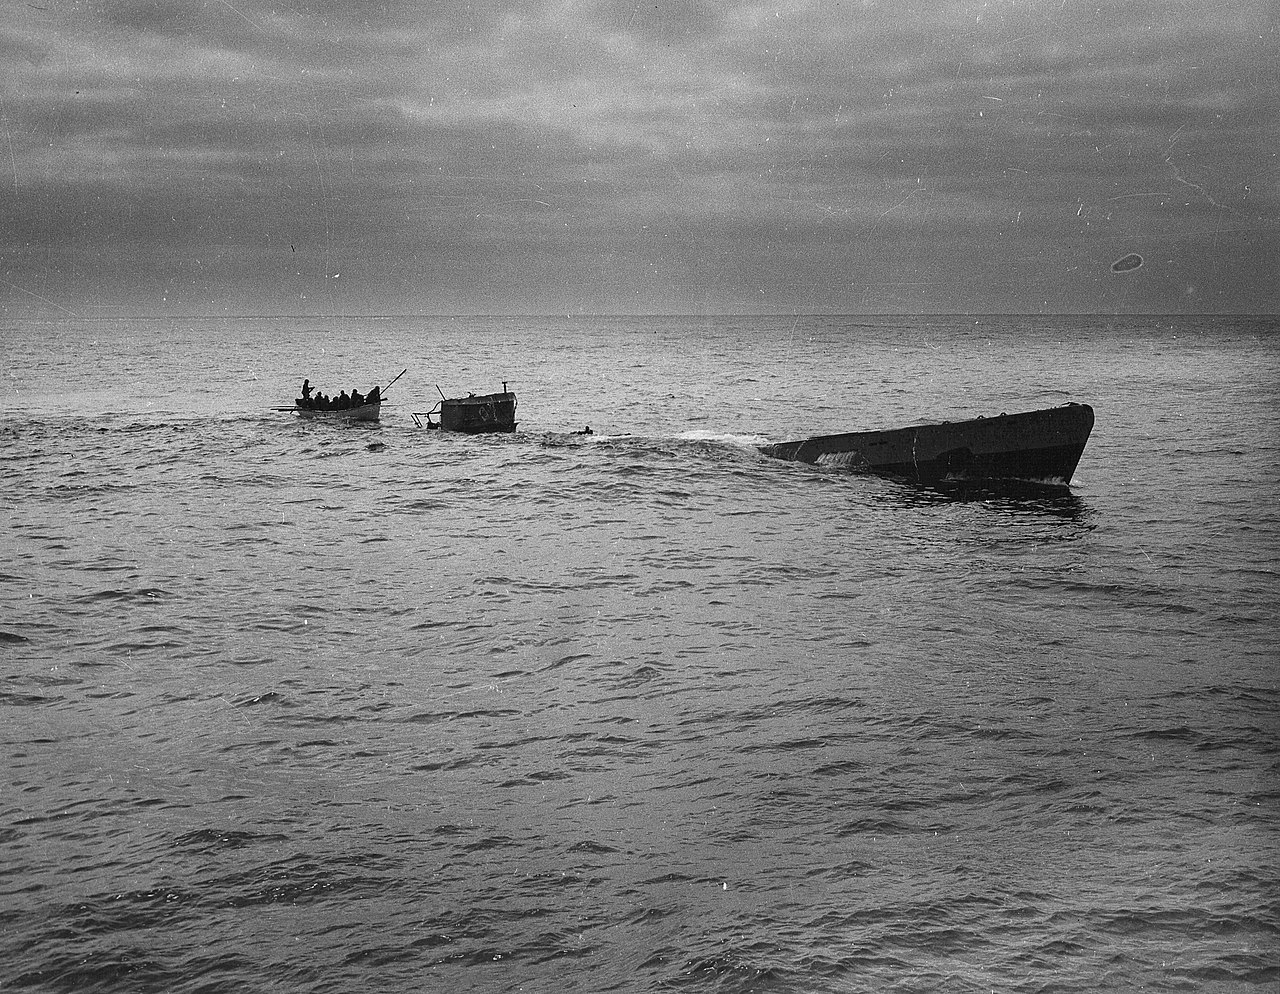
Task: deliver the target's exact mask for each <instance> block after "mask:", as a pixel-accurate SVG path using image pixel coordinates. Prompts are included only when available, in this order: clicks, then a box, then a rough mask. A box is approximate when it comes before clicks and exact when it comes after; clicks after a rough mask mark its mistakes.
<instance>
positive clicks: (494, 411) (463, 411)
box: [426, 390, 516, 435]
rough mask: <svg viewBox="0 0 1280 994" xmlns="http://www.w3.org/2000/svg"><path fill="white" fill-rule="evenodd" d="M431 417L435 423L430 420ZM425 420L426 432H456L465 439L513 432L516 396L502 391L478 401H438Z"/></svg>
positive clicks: (482, 397) (469, 399)
mask: <svg viewBox="0 0 1280 994" xmlns="http://www.w3.org/2000/svg"><path fill="white" fill-rule="evenodd" d="M432 415H434V416H435V417H436V419H437V420H432ZM426 418H427V427H428V428H442V429H444V430H445V431H460V432H465V433H466V434H468V435H485V434H490V433H493V432H509V431H515V430H516V395H515V394H514V393H511V392H510V391H505V390H504V391H503V392H502V393H488V394H483V395H481V396H479V397H477V396H474V395H472V396H470V397H452V398H447V399H442V400H441V401H440V403H439V404H438V405H436V409H435V410H434V411H432V412H430V413H428V414H427V415H426Z"/></svg>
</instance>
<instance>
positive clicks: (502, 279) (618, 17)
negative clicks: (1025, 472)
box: [0, 0, 1280, 316]
mask: <svg viewBox="0 0 1280 994" xmlns="http://www.w3.org/2000/svg"><path fill="white" fill-rule="evenodd" d="M1278 11H1280V5H1278V4H1277V3H1276V2H1275V0H1194V2H1164V0H1093V2H1089V3H1082V2H1079V0H1047V2H1039V0H1016V2H1000V0H990V2H977V0H974V2H968V0H961V2H947V0H930V2H915V0H881V2H875V0H857V2H843V3H838V2H832V0H824V2H816V0H815V2H779V3H766V4H761V5H751V4H735V3H733V2H729V0H726V2H707V0H681V2H667V0H650V2H647V3H643V4H637V3H632V2H619V0H613V2H608V0H601V2H589V0H563V2H545V0H521V2H519V3H515V2H512V3H509V4H504V3H466V2H451V3H434V2H427V0H25V2H23V0H9V2H8V3H6V4H5V12H4V16H3V18H0V124H2V130H3V135H0V218H2V219H3V226H2V228H0V306H2V307H3V308H4V309H5V311H6V312H7V313H10V314H14V313H32V312H36V313H48V314H49V315H50V316H53V315H55V314H62V313H66V312H72V313H75V314H82V315H101V314H110V313H119V312H120V311H127V312H159V313H181V314H220V313H240V314H262V313H267V314H274V313H303V314H339V313H384V314H385V313H437V314H452V313H489V312H514V313H582V312H587V313H635V312H664V313H709V312H710V313H715V312H780V313H789V312H795V311H799V312H844V313H863V312H925V311H934V312H936V311H951V312H1001V311H1022V312H1037V311H1046V312H1076V311H1095V312H1116V311H1120V312H1142V311H1145V312H1180V311H1253V312H1259V311H1266V312H1275V311H1280V289H1278V284H1280V278H1278V267H1280V262H1278V259H1280V159H1278V156H1280V83H1278V81H1280V32H1278V30H1277V29H1278V27H1280V12H1278ZM1133 255H1136V256H1139V257H1141V263H1142V264H1141V265H1140V266H1138V265H1137V259H1133V258H1130V259H1129V260H1128V261H1127V262H1125V263H1123V264H1121V265H1119V266H1116V265H1115V264H1116V263H1118V262H1120V260H1122V259H1125V257H1128V256H1133ZM1113 267H1114V268H1113Z"/></svg>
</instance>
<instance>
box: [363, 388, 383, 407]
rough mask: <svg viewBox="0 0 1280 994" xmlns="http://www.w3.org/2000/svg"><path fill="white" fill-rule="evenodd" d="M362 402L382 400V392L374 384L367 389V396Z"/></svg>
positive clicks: (369, 402) (376, 402) (373, 402)
mask: <svg viewBox="0 0 1280 994" xmlns="http://www.w3.org/2000/svg"><path fill="white" fill-rule="evenodd" d="M364 402H365V403H366V404H378V403H381V402H382V392H381V391H380V390H379V389H378V387H377V386H376V385H375V386H374V388H373V389H372V390H370V391H369V396H368V397H366V398H365V399H364Z"/></svg>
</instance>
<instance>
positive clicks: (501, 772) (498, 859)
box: [0, 315, 1280, 994]
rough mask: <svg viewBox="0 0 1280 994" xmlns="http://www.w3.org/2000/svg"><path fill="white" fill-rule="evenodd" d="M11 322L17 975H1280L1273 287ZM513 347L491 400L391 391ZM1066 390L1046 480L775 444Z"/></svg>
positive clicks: (0, 881)
mask: <svg viewBox="0 0 1280 994" xmlns="http://www.w3.org/2000/svg"><path fill="white" fill-rule="evenodd" d="M0 354H2V355H3V360H4V362H3V370H4V376H3V390H4V411H5V414H4V416H3V419H0V461H2V463H3V467H4V479H5V486H4V491H3V497H2V498H0V508H3V514H2V515H0V553H2V554H3V558H2V561H0V678H2V683H0V716H2V717H0V750H2V766H3V771H4V772H3V774H2V775H0V990H5V991H19V990H39V991H67V992H77V994H78V992H89V991H128V992H153V991H154V992H185V994H213V992H222V991H226V992H231V991H236V992H241V991H280V992H284V991H288V992H343V994H347V992H355V994H362V992H381V991H388V992H390V991H450V992H453V991H495V992H497V991H501V992H506V991H530V992H564V991H581V992H605V991H623V992H630V991H637V992H647V991H658V992H662V991H667V992H670V991H690V992H702V991H707V992H712V991H714V992H748V991H759V992H804V994H810V992H860V991H869V992H870V991H874V992H881V991H895V992H916V991H920V992H924V991H945V992H953V991H954V992H969V991H973V992H988V991H997V992H1018V994H1030V992H1047V991H1054V992H1076V991H1078V992H1091V994H1092V992H1098V991H1255V990H1274V989H1276V988H1277V986H1280V893H1278V890H1277V881H1280V820H1278V818H1277V816H1278V814H1280V665H1278V664H1280V631H1278V630H1277V624H1276V620H1277V607H1278V605H1280V579H1278V574H1277V571H1278V569H1280V502H1278V498H1280V485H1278V484H1280V320H1278V319H1276V318H1255V317H1212V318H1210V317H1075V316H1070V317H1068V316H1061V317H1031V316H1024V317H975V316H967V317H937V316H929V317H911V318H907V317H894V318H886V317H811V316H800V317H793V316H782V317H779V316H761V317H712V318H702V317H692V318H690V317H644V318H639V317H616V318H585V317H560V318H536V319H530V318H514V317H502V318H458V319H448V318H422V317H381V318H368V317H361V318H344V317H336V316H329V317H312V318H243V319H231V318H222V319H216V318H200V319H190V320H185V319H174V318H166V319H150V320H147V319H129V318H115V319H110V320H87V319H79V318H76V317H73V316H69V315H67V316H63V317H61V318H58V319H46V320H37V319H19V318H15V317H12V316H10V317H7V318H0ZM402 369H406V370H407V372H405V373H404V375H403V376H402V377H401V378H400V379H399V380H398V381H396V383H395V384H394V385H393V386H392V387H391V388H390V390H389V391H388V392H387V394H386V397H385V400H386V405H385V406H384V407H383V412H382V413H383V419H382V421H381V423H380V424H376V425H340V424H333V423H327V422H326V423H321V422H318V421H302V420H300V419H298V418H296V417H295V416H294V415H292V414H290V413H286V412H279V411H273V410H272V408H273V407H278V406H282V405H289V404H291V403H292V399H293V398H294V397H295V396H296V395H297V394H298V392H299V387H300V385H301V382H302V380H303V379H304V378H309V379H310V381H311V383H312V384H314V385H316V386H317V387H319V388H320V389H323V390H324V391H325V392H326V393H333V394H336V393H337V392H338V391H339V390H344V389H345V390H350V389H352V388H355V389H358V390H360V391H362V392H364V391H366V390H367V389H368V388H369V387H371V386H373V385H374V384H375V383H379V384H383V385H385V384H386V383H387V382H388V381H390V380H391V378H392V377H394V376H395V375H396V374H398V373H400V372H401V370H402ZM504 381H505V382H507V383H508V384H509V387H510V389H511V390H513V391H514V392H516V394H517V395H518V397H519V420H520V427H519V430H518V431H517V432H516V433H514V434H510V435H496V436H484V437H475V436H462V435H454V434H450V433H445V432H437V431H428V430H425V429H423V428H420V427H418V426H417V424H416V423H415V420H414V418H413V415H414V414H415V413H419V412H425V411H428V410H430V409H431V407H432V405H433V404H434V402H435V400H436V399H438V397H439V393H438V392H437V389H438V390H439V391H442V392H443V393H445V394H447V395H449V396H457V395H465V394H466V393H468V392H475V393H485V392H490V391H494V390H498V389H501V386H502V384H503V382H504ZM1069 401H1076V402H1083V403H1089V404H1092V405H1093V406H1094V409H1095V411H1096V416H1097V423H1096V426H1095V428H1094V432H1093V436H1092V438H1091V440H1090V442H1089V444H1088V446H1087V447H1086V449H1085V452H1084V456H1083V458H1082V459H1081V461H1080V465H1079V467H1078V468H1077V470H1076V474H1075V478H1074V480H1073V485H1072V487H1071V489H1070V490H1057V491H1052V490H1048V491H1040V492H1034V491H1033V492H1021V493H1008V492H1000V491H962V492H947V491H939V490H935V489H929V488H927V487H921V486H913V485H910V484H907V483H904V482H901V481H895V480H892V479H886V478H880V477H876V476H869V475H861V474H857V473H851V472H848V471H840V470H832V469H824V468H821V467H814V466H807V465H803V464H797V463H790V462H784V461H779V460H772V459H768V458H766V457H764V456H763V455H761V454H760V452H759V451H758V449H757V446H758V445H760V444H764V443H766V442H770V441H780V440H783V439H790V438H802V437H805V436H808V435H813V434H824V433H830V432H836V431H845V430H854V429H859V428H883V427H895V426H900V425H906V424H912V423H918V422H922V421H929V420H958V419H960V418H964V417H976V416H977V415H988V416H989V415H994V414H998V413H1000V412H1002V411H1003V412H1009V413H1012V412H1014V411H1019V410H1032V409H1035V408H1039V407H1048V406H1055V405H1058V404H1063V403H1067V402H1069ZM588 425H589V426H590V427H591V430H592V434H590V435H585V434H576V433H577V432H579V431H581V430H583V429H584V428H585V427H586V426H588Z"/></svg>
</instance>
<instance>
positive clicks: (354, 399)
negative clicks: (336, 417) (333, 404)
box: [351, 390, 364, 407]
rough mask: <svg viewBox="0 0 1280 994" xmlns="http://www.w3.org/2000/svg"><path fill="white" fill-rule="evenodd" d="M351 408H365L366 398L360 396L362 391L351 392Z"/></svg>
mask: <svg viewBox="0 0 1280 994" xmlns="http://www.w3.org/2000/svg"><path fill="white" fill-rule="evenodd" d="M351 406H352V407H363V406H364V398H363V397H361V396H360V391H359V390H352V391H351Z"/></svg>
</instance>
